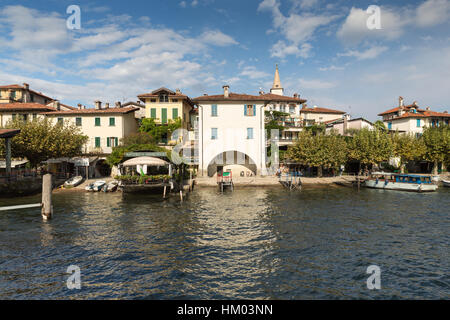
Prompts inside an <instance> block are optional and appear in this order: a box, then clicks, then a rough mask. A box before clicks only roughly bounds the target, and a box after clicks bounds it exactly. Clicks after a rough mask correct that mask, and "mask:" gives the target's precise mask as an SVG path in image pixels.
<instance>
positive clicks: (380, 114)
mask: <svg viewBox="0 0 450 320" xmlns="http://www.w3.org/2000/svg"><path fill="white" fill-rule="evenodd" d="M413 107H414V108H417V111H424V110H420V109H419V107H418V106H417V105H415V104H410V105H407V106H403V108H404V109H410V108H413ZM398 111H400V107H396V108H393V109H389V110H387V111H384V112H382V113H379V114H378V115H379V116H383V115H386V114H390V113H396V112H398Z"/></svg>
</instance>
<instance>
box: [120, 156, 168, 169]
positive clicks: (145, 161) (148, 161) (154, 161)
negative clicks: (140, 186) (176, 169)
mask: <svg viewBox="0 0 450 320" xmlns="http://www.w3.org/2000/svg"><path fill="white" fill-rule="evenodd" d="M122 165H123V166H124V167H132V166H139V165H147V166H167V165H169V163H168V162H167V161H164V160H161V159H159V158H154V157H138V158H133V159H130V160H127V161H125V162H124V163H122Z"/></svg>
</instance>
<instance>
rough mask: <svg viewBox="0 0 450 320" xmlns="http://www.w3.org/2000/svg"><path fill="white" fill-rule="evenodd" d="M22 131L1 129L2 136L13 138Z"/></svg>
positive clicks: (0, 134) (0, 136)
mask: <svg viewBox="0 0 450 320" xmlns="http://www.w3.org/2000/svg"><path fill="white" fill-rule="evenodd" d="M19 133H20V129H0V138H12V137H14V136H15V135H17V134H19Z"/></svg>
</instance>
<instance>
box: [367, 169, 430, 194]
mask: <svg viewBox="0 0 450 320" xmlns="http://www.w3.org/2000/svg"><path fill="white" fill-rule="evenodd" d="M363 186H364V187H366V188H374V189H383V190H398V191H414V192H431V191H436V190H437V189H438V186H437V184H434V183H433V181H432V178H431V176H422V175H412V174H395V173H384V172H375V173H372V175H371V177H370V178H369V179H368V180H366V181H365V182H364V185H363Z"/></svg>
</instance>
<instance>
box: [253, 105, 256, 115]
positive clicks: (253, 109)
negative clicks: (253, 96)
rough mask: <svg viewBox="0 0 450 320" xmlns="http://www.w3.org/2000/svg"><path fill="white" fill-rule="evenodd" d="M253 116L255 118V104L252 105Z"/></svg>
mask: <svg viewBox="0 0 450 320" xmlns="http://www.w3.org/2000/svg"><path fill="white" fill-rule="evenodd" d="M253 116H256V104H254V105H253Z"/></svg>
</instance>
